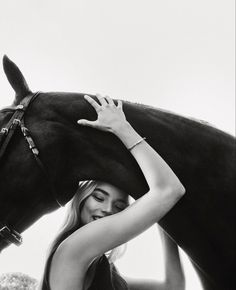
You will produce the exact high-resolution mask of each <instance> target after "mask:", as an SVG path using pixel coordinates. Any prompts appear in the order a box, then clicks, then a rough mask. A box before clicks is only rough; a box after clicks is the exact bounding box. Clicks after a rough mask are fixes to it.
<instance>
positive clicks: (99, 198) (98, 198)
mask: <svg viewBox="0 0 236 290" xmlns="http://www.w3.org/2000/svg"><path fill="white" fill-rule="evenodd" d="M93 197H94V198H95V199H97V200H98V201H103V200H104V198H102V197H99V196H97V195H95V194H94V195H93Z"/></svg>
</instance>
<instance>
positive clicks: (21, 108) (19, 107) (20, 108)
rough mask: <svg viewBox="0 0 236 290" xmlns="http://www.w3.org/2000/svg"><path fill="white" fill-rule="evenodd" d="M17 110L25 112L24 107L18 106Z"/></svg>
mask: <svg viewBox="0 0 236 290" xmlns="http://www.w3.org/2000/svg"><path fill="white" fill-rule="evenodd" d="M16 110H24V106H23V105H18V106H16Z"/></svg>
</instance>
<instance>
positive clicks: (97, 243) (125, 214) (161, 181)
mask: <svg viewBox="0 0 236 290" xmlns="http://www.w3.org/2000/svg"><path fill="white" fill-rule="evenodd" d="M97 98H98V100H99V103H98V102H96V101H95V100H94V99H92V98H91V97H89V96H85V99H86V100H87V101H88V102H89V103H90V104H91V105H92V106H93V108H94V109H95V110H96V112H97V115H98V117H97V120H96V121H88V120H79V121H78V124H79V125H81V126H90V127H92V128H96V129H99V130H103V131H106V132H110V133H113V134H115V135H116V136H117V137H118V138H119V139H120V140H121V141H122V142H123V143H124V145H125V146H126V147H127V149H128V150H129V151H130V152H131V154H132V155H133V157H134V158H135V159H136V161H137V163H138V164H139V166H140V168H141V170H142V172H143V174H144V176H145V178H146V181H147V184H148V186H149V191H148V192H147V193H146V194H145V195H144V196H142V197H141V198H139V199H138V200H137V201H135V202H134V203H133V204H131V205H129V206H128V194H127V193H125V192H123V191H122V190H121V189H118V188H117V187H115V186H113V185H112V184H108V183H104V182H101V181H88V182H85V183H83V184H82V186H80V187H79V190H78V191H79V192H78V194H76V196H75V197H74V199H73V201H72V204H71V206H72V207H73V206H74V207H76V210H75V211H74V212H76V213H77V215H80V216H79V219H80V223H77V224H76V226H75V225H73V221H71V224H72V226H71V228H70V227H67V229H66V230H65V231H63V230H62V232H61V234H60V235H59V236H58V238H57V239H56V241H55V242H54V245H53V247H52V249H51V253H50V255H49V257H48V261H47V265H46V269H45V274H44V280H43V286H42V289H43V290H44V289H45V290H46V289H51V290H54V289H55V290H65V289H66V290H75V289H76V290H95V289H102V290H110V289H115V290H120V289H129V288H128V285H127V283H126V282H125V281H124V280H123V279H122V278H121V277H120V276H119V274H118V273H117V271H116V269H115V268H114V267H113V266H112V265H111V266H109V263H108V260H107V258H106V256H105V255H104V253H107V252H108V251H110V250H112V249H114V248H116V247H118V246H120V245H122V244H124V243H126V242H127V241H129V240H131V239H132V238H134V237H135V236H137V235H139V234H140V233H142V232H143V231H145V230H146V229H147V228H148V227H150V226H151V225H153V224H154V223H156V222H158V221H159V220H160V219H161V218H162V217H163V216H164V215H165V214H166V213H167V212H168V211H169V210H170V209H171V208H172V207H173V206H174V205H175V204H176V202H177V201H178V200H179V199H180V198H181V197H182V196H183V194H184V192H185V189H184V187H183V185H182V184H181V182H180V181H179V179H178V178H177V176H176V175H175V174H174V173H173V171H172V170H171V168H170V167H169V166H168V165H167V164H166V163H165V161H164V160H163V159H162V158H161V157H160V156H159V155H158V153H157V152H156V151H155V150H154V149H152V147H151V146H149V145H148V143H147V142H145V140H144V139H145V138H142V137H141V136H140V135H139V134H138V133H137V132H136V131H135V130H134V129H133V128H132V126H131V125H130V124H129V123H128V121H127V120H126V118H125V115H124V112H123V109H122V102H121V101H118V104H117V105H115V103H114V102H113V100H112V99H111V98H110V97H102V96H100V95H97ZM71 219H72V220H78V216H76V215H75V216H74V217H71ZM113 254H114V251H113V253H111V256H112V255H113ZM129 287H130V289H138V288H137V287H138V286H135V285H134V286H132V283H130V285H129ZM132 287H133V288H132ZM135 287H136V288H135ZM146 289H154V288H150V287H149V288H146Z"/></svg>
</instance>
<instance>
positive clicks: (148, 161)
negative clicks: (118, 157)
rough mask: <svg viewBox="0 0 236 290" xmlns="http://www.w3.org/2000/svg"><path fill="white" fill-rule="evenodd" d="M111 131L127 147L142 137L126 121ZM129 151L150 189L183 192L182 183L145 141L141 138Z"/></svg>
mask: <svg viewBox="0 0 236 290" xmlns="http://www.w3.org/2000/svg"><path fill="white" fill-rule="evenodd" d="M113 133H114V134H115V135H116V136H117V137H118V138H119V139H120V140H121V141H122V142H123V143H124V145H125V146H126V147H127V148H130V147H132V146H133V144H135V143H136V142H138V141H139V140H141V139H142V137H141V136H140V135H139V134H138V133H137V132H136V131H135V130H134V128H133V127H132V126H131V125H130V124H129V123H128V122H124V123H122V124H121V125H120V127H118V128H116V129H115V130H114V131H113ZM130 152H131V153H132V155H133V156H134V158H135V159H136V161H137V163H138V164H139V166H140V168H141V170H142V172H143V174H144V176H145V178H146V181H147V183H148V186H149V188H150V189H151V188H153V187H154V188H156V187H158V188H160V189H166V188H171V189H173V190H176V191H177V192H179V193H180V194H183V193H184V192H185V189H184V187H183V185H182V184H181V182H180V181H179V179H178V177H177V176H176V175H175V173H174V172H173V171H172V169H171V168H170V167H169V166H168V164H167V163H166V162H165V161H164V160H163V159H162V158H161V156H160V155H159V154H158V153H157V152H156V151H155V150H154V149H153V148H152V147H151V146H150V145H149V144H148V143H147V142H145V141H144V140H143V141H142V142H141V143H139V144H138V145H137V146H135V147H134V148H133V149H131V150H130Z"/></svg>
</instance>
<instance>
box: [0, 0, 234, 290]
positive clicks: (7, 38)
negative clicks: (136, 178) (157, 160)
mask: <svg viewBox="0 0 236 290" xmlns="http://www.w3.org/2000/svg"><path fill="white" fill-rule="evenodd" d="M3 54H7V55H8V56H9V57H10V58H11V59H12V60H13V61H15V62H16V63H17V65H18V66H19V67H20V69H21V70H22V71H23V73H24V75H25V77H26V79H27V81H28V84H29V86H30V88H31V89H32V90H33V91H36V90H41V91H75V92H86V93H91V94H92V93H96V92H100V93H105V94H108V95H110V96H111V97H115V98H122V99H126V100H130V101H135V102H140V103H145V104H151V105H154V106H156V107H159V108H164V109H167V110H170V111H173V112H176V113H178V114H181V115H184V116H190V117H194V118H198V119H203V120H206V121H208V122H210V123H211V124H213V125H215V126H216V127H218V128H220V129H222V130H224V131H226V132H229V133H231V134H233V135H234V134H235V98H234V77H235V73H234V1H233V0H228V1H225V0H221V1H220V0H214V1H213V0H198V1H191V0H179V1H175V0H165V1H158V0H155V1H154V0H153V1H151V0H147V1H139V0H136V1H134V0H131V1H129V0H120V1H113V0H110V1H108V0H100V1H89V0H87V1H81V0H77V1H70V0H69V1H65V0H61V1H60V0H57V1H55V0H51V1H46V0H41V1H35V0H21V1H18V0H8V1H1V2H0V57H2V56H3ZM0 70H1V71H0V85H1V92H0V96H1V97H0V105H1V107H3V106H5V105H9V104H11V102H12V101H13V97H14V93H13V91H12V89H11V87H10V85H9V84H8V82H7V81H6V78H5V75H4V73H3V70H2V68H0ZM63 210H64V209H62V210H60V211H57V212H55V213H53V214H51V215H49V216H45V217H43V218H42V219H41V220H39V221H38V222H37V223H36V224H34V225H33V226H32V227H31V228H30V229H28V230H27V231H26V232H25V233H24V235H23V237H24V245H23V246H21V247H20V248H16V247H15V246H11V247H9V248H8V249H6V250H5V251H3V253H2V254H1V260H0V273H4V272H8V271H21V272H24V273H28V274H30V275H31V276H34V277H36V278H39V277H40V273H41V271H42V268H43V262H44V255H45V249H46V247H47V245H48V244H49V242H50V240H51V239H52V237H53V236H54V234H55V230H56V228H57V227H58V226H59V225H60V222H61V220H62V218H63ZM182 258H183V262H184V268H185V272H186V277H187V290H200V289H201V286H200V284H199V282H198V279H197V278H196V275H195V274H194V272H193V270H192V268H191V266H190V264H189V261H188V260H187V258H186V256H185V255H184V254H182ZM118 266H119V269H120V271H121V272H122V273H124V274H125V275H127V276H133V277H143V278H145V277H150V278H156V279H158V280H160V279H163V268H162V267H163V257H162V251H161V244H160V240H159V235H158V232H157V231H156V227H153V228H152V229H151V230H150V231H148V232H146V233H145V234H144V235H143V236H142V237H139V238H137V239H136V241H132V242H131V243H130V244H129V246H128V251H127V253H126V255H125V257H124V258H122V260H120V262H119V263H118Z"/></svg>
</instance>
